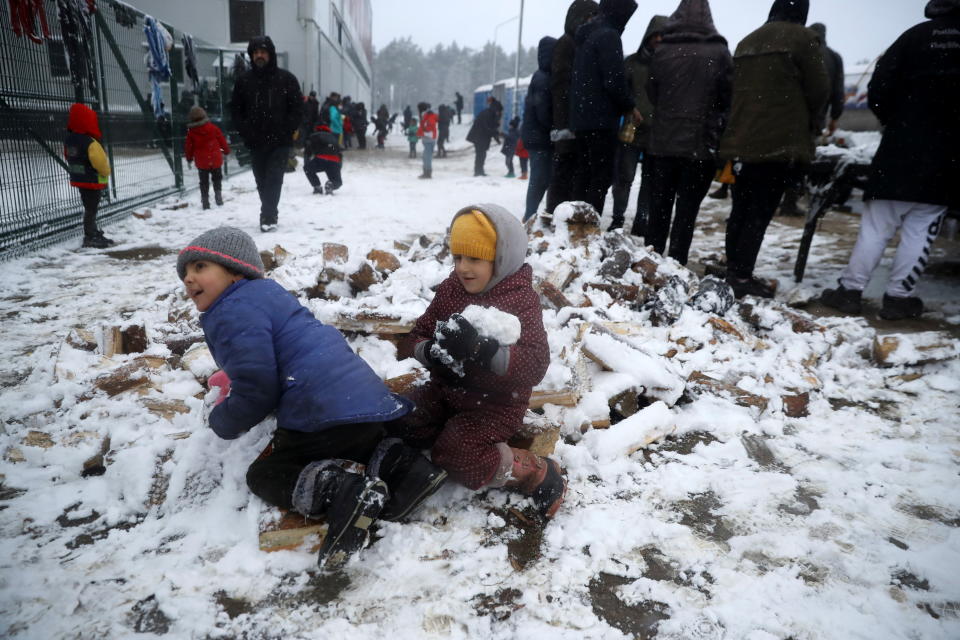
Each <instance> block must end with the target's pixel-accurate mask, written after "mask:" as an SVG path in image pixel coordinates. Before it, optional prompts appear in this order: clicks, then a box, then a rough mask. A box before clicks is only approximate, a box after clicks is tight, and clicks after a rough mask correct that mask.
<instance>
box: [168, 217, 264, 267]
mask: <svg viewBox="0 0 960 640" xmlns="http://www.w3.org/2000/svg"><path fill="white" fill-rule="evenodd" d="M196 260H209V261H210V262H216V263H217V264H219V265H220V266H223V267H226V268H227V269H230V270H231V271H234V272H236V273H239V274H240V275H242V276H243V277H244V278H248V279H250V280H256V279H257V278H262V277H263V260H261V259H260V253H259V252H258V251H257V245H256V244H255V243H254V242H253V238H251V237H250V236H249V235H248V234H246V233H245V232H243V231H241V230H240V229H237V228H236V227H217V228H216V229H210V230H209V231H205V232H203V233H201V234H200V235H199V236H197V237H196V238H194V239H193V241H191V242H190V244H188V245H187V246H186V247H185V248H184V249H183V250H182V251H181V252H180V255H179V256H178V257H177V275H178V276H180V279H181V280H183V279H184V277H186V275H187V265H188V264H189V263H191V262H194V261H196Z"/></svg>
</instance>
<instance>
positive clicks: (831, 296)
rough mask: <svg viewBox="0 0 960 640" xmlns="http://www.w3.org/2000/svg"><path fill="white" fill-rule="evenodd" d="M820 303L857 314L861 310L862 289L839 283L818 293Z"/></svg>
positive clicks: (843, 311)
mask: <svg viewBox="0 0 960 640" xmlns="http://www.w3.org/2000/svg"><path fill="white" fill-rule="evenodd" d="M820 303H821V304H823V305H824V306H826V307H830V308H831V309H836V310H837V311H840V312H842V313H848V314H859V313H860V312H861V311H862V310H863V291H857V290H856V289H847V288H845V287H844V286H843V285H842V284H840V285H837V288H836V289H825V290H824V291H823V293H821V294H820Z"/></svg>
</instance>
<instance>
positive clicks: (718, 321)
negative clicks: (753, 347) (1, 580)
mask: <svg viewBox="0 0 960 640" xmlns="http://www.w3.org/2000/svg"><path fill="white" fill-rule="evenodd" d="M707 324H709V325H710V326H712V327H713V328H714V329H717V330H719V331H722V332H723V333H726V334H729V335H731V336H734V337H736V338H739V339H740V340H743V339H744V337H743V334H742V333H740V331H738V330H737V328H736V327H734V326H733V325H732V324H730V323H729V322H727V321H726V320H724V319H723V318H718V317H717V316H711V317H710V319H709V320H707Z"/></svg>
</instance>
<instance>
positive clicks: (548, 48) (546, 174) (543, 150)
mask: <svg viewBox="0 0 960 640" xmlns="http://www.w3.org/2000/svg"><path fill="white" fill-rule="evenodd" d="M556 46H557V39H556V38H551V37H550V36H545V37H543V38H541V39H540V43H539V44H538V45H537V70H536V71H534V72H533V77H532V78H531V79H530V86H529V87H528V88H527V97H526V98H524V102H523V123H522V124H521V125H520V137H521V139H522V140H523V146H524V147H526V149H527V152H528V153H529V154H530V182H529V183H527V206H526V209H525V210H524V212H523V220H524V222H526V221H527V220H529V219H530V218H532V217H533V215H534V214H535V213H536V212H537V207H539V206H540V201H541V200H542V199H543V194H544V193H546V191H547V187H549V186H550V174H551V173H552V171H551V155H552V153H553V143H552V142H550V130H551V129H552V127H553V104H552V101H551V98H550V67H551V65H552V64H553V52H554V49H555V48H556Z"/></svg>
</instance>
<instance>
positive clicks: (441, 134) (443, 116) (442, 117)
mask: <svg viewBox="0 0 960 640" xmlns="http://www.w3.org/2000/svg"><path fill="white" fill-rule="evenodd" d="M452 120H453V109H452V108H450V105H446V104H442V105H440V106H439V107H437V132H438V135H437V157H438V158H446V157H447V147H446V145H447V142H449V141H450V122H451V121H452Z"/></svg>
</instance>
